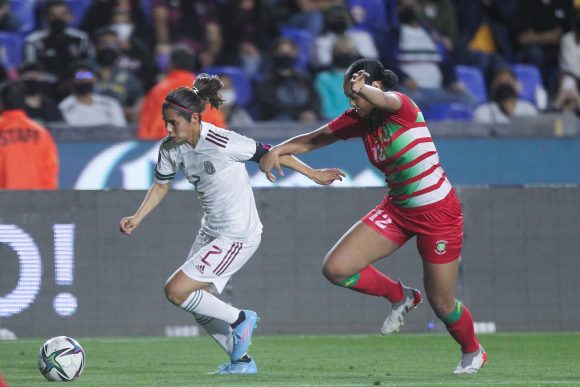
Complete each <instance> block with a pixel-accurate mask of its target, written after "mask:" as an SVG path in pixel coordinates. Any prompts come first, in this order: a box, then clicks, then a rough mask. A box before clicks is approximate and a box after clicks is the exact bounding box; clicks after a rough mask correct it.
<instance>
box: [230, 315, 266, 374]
mask: <svg viewBox="0 0 580 387" xmlns="http://www.w3.org/2000/svg"><path fill="white" fill-rule="evenodd" d="M244 314H245V315H246V319H245V320H244V321H242V323H241V324H240V325H238V326H237V327H235V328H234V329H233V331H232V335H233V336H234V348H233V349H232V354H231V355H230V358H231V360H232V363H236V362H237V361H238V360H240V359H241V358H242V356H244V354H245V353H246V352H248V348H250V345H251V344H252V333H253V332H254V329H256V326H257V325H258V321H260V318H259V317H258V315H257V314H256V312H254V311H251V310H244Z"/></svg>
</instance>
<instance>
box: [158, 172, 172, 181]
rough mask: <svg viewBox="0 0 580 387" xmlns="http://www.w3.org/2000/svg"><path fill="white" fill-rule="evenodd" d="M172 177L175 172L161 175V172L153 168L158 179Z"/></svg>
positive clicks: (170, 178)
mask: <svg viewBox="0 0 580 387" xmlns="http://www.w3.org/2000/svg"><path fill="white" fill-rule="evenodd" d="M174 177H175V173H172V174H169V175H163V174H161V173H159V172H157V170H155V178H157V179H159V180H173V178H174Z"/></svg>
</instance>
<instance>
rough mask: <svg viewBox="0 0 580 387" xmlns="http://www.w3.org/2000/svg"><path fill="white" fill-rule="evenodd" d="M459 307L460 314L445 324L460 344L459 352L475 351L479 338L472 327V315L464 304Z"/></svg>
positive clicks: (477, 347)
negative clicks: (456, 318)
mask: <svg viewBox="0 0 580 387" xmlns="http://www.w3.org/2000/svg"><path fill="white" fill-rule="evenodd" d="M461 309H462V310H461V316H459V319H458V320H457V321H455V322H454V323H453V324H451V325H447V330H448V331H449V333H450V334H451V336H453V338H454V339H455V341H457V342H458V343H459V345H461V352H463V353H470V352H475V351H477V350H478V349H479V340H477V336H475V330H474V329H473V316H472V315H471V312H470V311H469V309H467V307H466V306H465V305H462V308H461Z"/></svg>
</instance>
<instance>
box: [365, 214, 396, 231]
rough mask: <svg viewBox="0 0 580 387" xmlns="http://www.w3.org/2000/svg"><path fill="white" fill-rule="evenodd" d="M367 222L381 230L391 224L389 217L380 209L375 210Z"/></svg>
mask: <svg viewBox="0 0 580 387" xmlns="http://www.w3.org/2000/svg"><path fill="white" fill-rule="evenodd" d="M369 220H370V221H371V222H373V223H374V224H376V225H377V227H379V228H380V229H382V230H384V229H386V228H387V226H388V225H389V224H391V223H393V220H392V219H391V217H390V216H389V215H388V214H387V213H386V212H385V211H384V210H380V209H375V210H374V214H372V215H371V216H370V217H369Z"/></svg>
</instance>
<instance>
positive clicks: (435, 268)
mask: <svg viewBox="0 0 580 387" xmlns="http://www.w3.org/2000/svg"><path fill="white" fill-rule="evenodd" d="M458 269H459V259H456V260H455V261H453V262H450V263H445V264H433V263H428V262H423V278H424V283H425V292H426V293H427V299H428V300H429V303H430V304H431V307H432V308H433V311H434V312H435V314H436V315H437V316H439V318H440V319H441V321H443V323H445V326H446V327H447V330H448V331H449V333H450V334H451V336H452V337H453V338H454V339H455V341H457V342H458V343H459V345H461V352H462V359H461V361H460V362H459V365H458V366H457V368H456V369H455V371H454V373H455V374H460V373H477V372H478V371H479V369H480V368H481V367H483V365H484V364H485V361H486V360H487V354H486V353H485V351H484V350H483V347H482V346H481V345H480V344H479V341H478V340H477V336H475V331H474V327H473V317H472V316H471V313H470V312H469V310H468V309H467V307H465V305H463V304H462V303H461V301H459V300H457V299H456V298H455V284H456V281H457V272H458Z"/></svg>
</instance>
